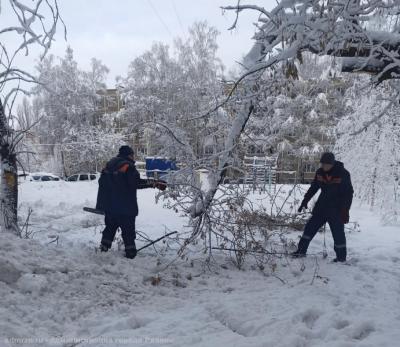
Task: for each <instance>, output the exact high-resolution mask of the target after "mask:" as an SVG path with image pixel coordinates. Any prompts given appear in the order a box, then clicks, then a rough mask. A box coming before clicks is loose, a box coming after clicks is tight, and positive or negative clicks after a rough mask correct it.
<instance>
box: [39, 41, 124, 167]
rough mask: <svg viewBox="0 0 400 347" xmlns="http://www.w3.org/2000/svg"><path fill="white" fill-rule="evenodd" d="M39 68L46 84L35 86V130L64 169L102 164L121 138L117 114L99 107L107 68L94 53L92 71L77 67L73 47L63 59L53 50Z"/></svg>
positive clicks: (41, 78) (40, 75) (41, 77)
mask: <svg viewBox="0 0 400 347" xmlns="http://www.w3.org/2000/svg"><path fill="white" fill-rule="evenodd" d="M37 68H38V71H39V77H40V80H41V82H42V83H43V85H39V86H37V87H36V88H35V90H34V92H35V96H34V98H33V110H34V114H35V116H36V117H38V118H40V123H39V126H37V127H35V129H34V132H35V135H36V136H37V138H38V139H39V140H40V143H42V144H43V145H44V146H47V147H46V148H47V149H50V150H52V151H53V154H54V155H57V154H59V155H60V157H61V158H62V166H63V174H65V175H69V174H71V173H75V172H76V171H80V170H88V171H92V170H96V169H99V168H100V166H101V165H102V164H103V162H104V161H105V160H106V158H107V157H109V156H110V152H111V151H114V150H115V146H116V145H117V144H120V143H121V142H122V141H123V140H122V135H119V134H118V133H117V132H116V131H115V129H114V127H113V125H114V124H113V120H114V119H115V116H116V115H107V116H104V115H103V114H100V112H99V107H98V104H99V102H100V100H101V96H100V95H99V91H103V90H104V89H105V79H106V77H107V73H108V71H109V70H108V68H107V67H106V66H105V65H103V64H102V63H101V61H99V60H97V59H95V58H93V59H92V60H91V69H90V71H83V70H81V69H79V67H78V64H77V62H76V61H75V59H74V57H73V51H72V49H71V48H68V49H67V51H66V54H65V56H64V57H63V58H60V59H59V63H56V58H55V57H54V56H52V55H50V56H48V57H47V58H45V59H44V60H43V61H41V62H40V63H39V65H38V67H37ZM112 140H115V141H114V142H115V143H113V144H111V142H112ZM38 147H39V148H40V145H38ZM57 152H60V153H57Z"/></svg>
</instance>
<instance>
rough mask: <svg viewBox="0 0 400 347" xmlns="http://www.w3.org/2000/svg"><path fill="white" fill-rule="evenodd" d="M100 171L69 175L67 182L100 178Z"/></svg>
mask: <svg viewBox="0 0 400 347" xmlns="http://www.w3.org/2000/svg"><path fill="white" fill-rule="evenodd" d="M99 176H100V174H99V173H81V174H76V175H72V176H69V177H67V178H66V179H65V180H66V181H67V182H78V181H79V182H82V181H94V180H97V179H99Z"/></svg>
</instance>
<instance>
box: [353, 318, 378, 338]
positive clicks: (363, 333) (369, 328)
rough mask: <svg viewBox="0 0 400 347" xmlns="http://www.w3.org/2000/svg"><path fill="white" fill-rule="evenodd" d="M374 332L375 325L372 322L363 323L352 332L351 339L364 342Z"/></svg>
mask: <svg viewBox="0 0 400 347" xmlns="http://www.w3.org/2000/svg"><path fill="white" fill-rule="evenodd" d="M374 331H375V325H374V324H373V323H372V322H363V323H361V324H359V325H358V326H357V327H355V328H354V329H353V330H352V332H351V337H352V338H353V339H355V340H364V339H365V338H367V337H368V336H369V335H370V334H371V333H373V332H374Z"/></svg>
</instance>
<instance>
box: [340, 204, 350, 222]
mask: <svg viewBox="0 0 400 347" xmlns="http://www.w3.org/2000/svg"><path fill="white" fill-rule="evenodd" d="M340 220H341V221H342V223H343V224H347V223H348V222H349V220H350V216H349V210H348V209H347V208H342V209H341V210H340Z"/></svg>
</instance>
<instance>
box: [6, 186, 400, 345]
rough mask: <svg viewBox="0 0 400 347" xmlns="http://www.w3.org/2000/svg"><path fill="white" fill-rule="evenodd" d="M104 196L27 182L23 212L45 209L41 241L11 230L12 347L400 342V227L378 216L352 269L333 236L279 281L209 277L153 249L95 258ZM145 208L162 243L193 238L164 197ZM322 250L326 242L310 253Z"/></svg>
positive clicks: (40, 214)
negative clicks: (179, 235) (179, 234)
mask: <svg viewBox="0 0 400 347" xmlns="http://www.w3.org/2000/svg"><path fill="white" fill-rule="evenodd" d="M96 189H97V184H96V183H95V182H88V183H85V182H78V183H67V182H44V183H40V182H25V183H23V184H21V201H22V206H21V211H22V212H23V213H25V214H26V212H24V211H26V210H27V208H28V207H29V206H31V207H32V208H33V215H32V217H31V222H32V223H33V225H32V230H34V231H35V232H36V233H35V234H34V235H33V240H23V239H18V238H16V237H14V236H12V235H9V234H6V233H0V270H1V272H0V301H1V303H0V317H1V321H0V338H1V340H0V346H1V347H3V346H15V345H17V346H89V345H93V346H101V345H102V346H121V345H127V346H160V345H169V346H238V347H246V346H260V347H261V346H264V347H283V346H287V347H306V346H318V347H320V346H321V347H322V346H326V347H328V346H335V347H336V346H337V347H350V346H357V347H358V346H364V347H367V346H371V347H372V346H373V347H377V346H382V347H384V346H388V347H389V346H390V347H392V346H397V345H398V341H399V340H400V230H399V228H396V227H382V226H381V225H380V224H379V218H378V217H376V216H374V215H373V214H372V213H371V212H369V211H368V210H366V209H363V208H360V207H357V206H354V208H353V210H352V213H351V216H352V220H357V221H358V222H359V223H360V225H361V232H352V233H350V234H348V235H347V237H348V245H349V255H350V261H349V263H350V266H347V265H338V264H332V263H330V259H332V257H333V250H332V240H331V237H330V235H328V237H327V241H328V251H329V258H328V259H323V258H322V257H321V256H318V257H309V258H307V259H305V260H288V259H285V258H283V259H280V260H277V267H276V269H275V271H274V272H272V270H271V268H269V267H267V268H266V270H264V271H260V270H254V269H251V268H249V267H248V268H247V269H246V271H243V270H237V269H236V268H235V267H234V266H233V265H232V263H231V262H230V261H229V258H227V257H226V258H225V257H224V255H223V254H216V255H215V258H216V262H215V263H212V264H211V266H210V268H208V267H205V266H204V263H203V262H202V261H201V258H199V256H196V259H194V260H193V261H192V262H190V261H189V262H185V261H182V260H180V259H178V260H175V259H176V257H175V254H174V252H173V251H168V252H167V253H166V256H165V257H159V256H157V254H156V252H155V250H154V249H152V248H149V249H147V250H146V251H145V252H144V253H143V254H140V255H139V256H138V257H137V258H136V259H135V260H133V261H132V260H127V259H125V258H123V257H122V250H121V251H119V250H118V249H117V247H114V249H113V250H112V251H111V252H109V253H107V254H103V253H98V252H95V247H96V246H97V245H98V243H99V240H100V230H101V228H102V226H101V223H102V218H101V217H99V216H95V215H90V214H87V213H84V212H83V211H82V207H83V206H85V205H88V206H93V204H94V201H95V196H96ZM139 200H140V202H139V204H140V210H141V212H140V216H139V218H138V223H137V228H138V229H139V230H142V231H145V232H146V233H147V234H148V235H149V236H150V237H151V238H155V237H157V236H159V235H161V234H163V233H164V232H165V231H166V230H178V231H182V230H183V228H184V225H185V220H184V219H182V218H179V217H178V215H177V214H175V213H174V212H172V211H169V210H166V209H163V208H162V204H158V205H156V204H155V192H154V191H153V190H147V191H140V192H139ZM55 236H58V244H57V243H56V242H51V241H54V240H55ZM298 236H299V233H293V236H292V237H293V239H297V237H298ZM322 242H323V236H322V235H320V234H319V235H317V237H316V239H315V240H314V241H313V243H312V246H311V249H310V252H311V253H318V252H320V251H321V250H322ZM158 249H160V248H158ZM173 260H175V261H173ZM168 265H169V266H168ZM221 265H222V266H221ZM313 279H314V280H313ZM311 283H312V284H311ZM16 338H27V339H28V340H25V341H23V340H17V339H16ZM52 338H59V339H53V340H52ZM29 339H31V340H29ZM35 339H36V340H35ZM40 339H42V340H40ZM77 339H78V340H77ZM79 339H81V341H80V340H79Z"/></svg>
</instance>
